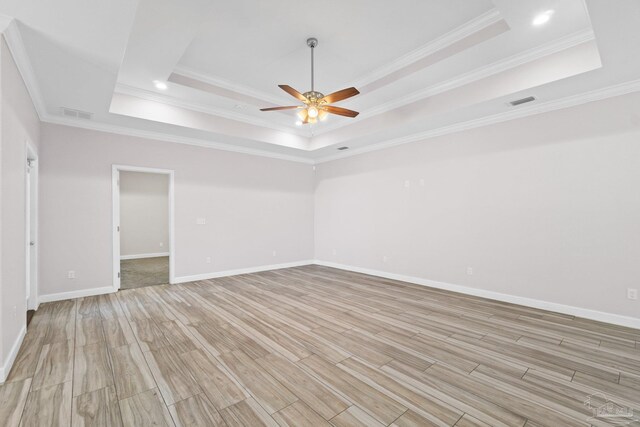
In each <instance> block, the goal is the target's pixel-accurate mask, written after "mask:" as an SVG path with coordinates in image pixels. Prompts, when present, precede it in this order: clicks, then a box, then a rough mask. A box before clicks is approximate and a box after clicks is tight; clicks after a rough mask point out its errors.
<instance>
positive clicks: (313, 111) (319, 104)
mask: <svg viewBox="0 0 640 427" xmlns="http://www.w3.org/2000/svg"><path fill="white" fill-rule="evenodd" d="M307 46H309V47H310V48H311V90H310V91H308V92H305V93H300V92H298V91H297V90H295V89H294V88H292V87H291V86H288V85H278V86H279V87H280V89H282V90H284V91H285V92H287V93H288V94H289V95H291V96H293V97H294V98H296V99H297V100H298V101H301V102H302V103H303V104H304V105H299V106H296V105H290V106H282V107H269V108H261V109H260V111H279V110H295V109H297V110H298V113H297V114H298V117H299V118H300V120H301V122H302V124H307V123H317V122H318V120H325V119H326V118H327V116H328V115H329V114H337V115H339V116H345V117H351V118H353V117H356V116H357V115H358V114H359V113H358V112H357V111H352V110H347V109H346V108H341V107H335V106H333V105H331V104H333V103H334V102H338V101H343V100H345V99H348V98H351V97H352V96H355V95H358V94H359V93H360V92H359V91H358V89H356V88H355V87H349V88H346V89H342V90H339V91H337V92H333V93H330V94H329V95H326V96H325V95H324V94H323V93H321V92H317V91H316V90H315V86H314V64H313V50H314V49H315V48H316V46H318V39H316V38H313V37H312V38H309V39H307ZM296 124H297V123H296Z"/></svg>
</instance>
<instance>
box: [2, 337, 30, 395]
mask: <svg viewBox="0 0 640 427" xmlns="http://www.w3.org/2000/svg"><path fill="white" fill-rule="evenodd" d="M26 334H27V325H23V326H22V329H20V333H19V334H18V338H17V339H16V340H15V341H14V343H13V345H12V346H11V351H10V352H9V355H8V356H7V360H5V361H4V364H3V365H2V367H0V384H2V383H4V382H5V381H6V380H7V377H8V376H9V372H11V368H12V367H13V363H14V362H15V361H16V357H17V356H18V351H20V346H21V345H22V341H24V337H25V335H26Z"/></svg>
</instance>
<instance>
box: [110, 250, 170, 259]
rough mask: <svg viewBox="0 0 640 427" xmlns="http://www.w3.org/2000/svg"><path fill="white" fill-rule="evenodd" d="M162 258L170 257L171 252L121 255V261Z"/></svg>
mask: <svg viewBox="0 0 640 427" xmlns="http://www.w3.org/2000/svg"><path fill="white" fill-rule="evenodd" d="M161 256H169V252H157V253H154V254H134V255H120V260H125V259H142V258H158V257H161Z"/></svg>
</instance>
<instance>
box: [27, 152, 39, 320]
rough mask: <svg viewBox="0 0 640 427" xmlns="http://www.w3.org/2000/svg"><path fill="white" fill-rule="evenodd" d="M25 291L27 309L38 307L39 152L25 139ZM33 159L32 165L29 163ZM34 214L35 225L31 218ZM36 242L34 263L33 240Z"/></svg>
mask: <svg viewBox="0 0 640 427" xmlns="http://www.w3.org/2000/svg"><path fill="white" fill-rule="evenodd" d="M25 149H26V157H25V246H26V248H25V291H27V290H28V292H27V295H26V297H27V298H26V299H27V310H37V309H38V305H39V304H38V252H39V250H38V246H39V242H38V223H39V218H38V152H37V151H36V149H35V147H34V146H33V145H32V144H31V143H30V142H29V141H28V140H25ZM29 161H31V162H32V163H31V167H29V165H28V163H27V162H29ZM32 201H33V203H32ZM32 216H33V227H32V226H31V220H32ZM32 241H33V242H35V247H34V250H35V252H34V254H33V263H32V262H31V242H32Z"/></svg>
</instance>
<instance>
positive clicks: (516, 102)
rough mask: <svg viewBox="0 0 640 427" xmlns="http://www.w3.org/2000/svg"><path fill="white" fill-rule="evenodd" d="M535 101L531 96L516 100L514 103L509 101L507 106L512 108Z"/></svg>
mask: <svg viewBox="0 0 640 427" xmlns="http://www.w3.org/2000/svg"><path fill="white" fill-rule="evenodd" d="M535 100H536V99H535V98H534V97H533V96H527V97H526V98H522V99H516V100H515V101H511V102H510V103H509V104H511V105H512V106H514V107H515V106H516V105H521V104H526V103H527V102H531V101H535Z"/></svg>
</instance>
